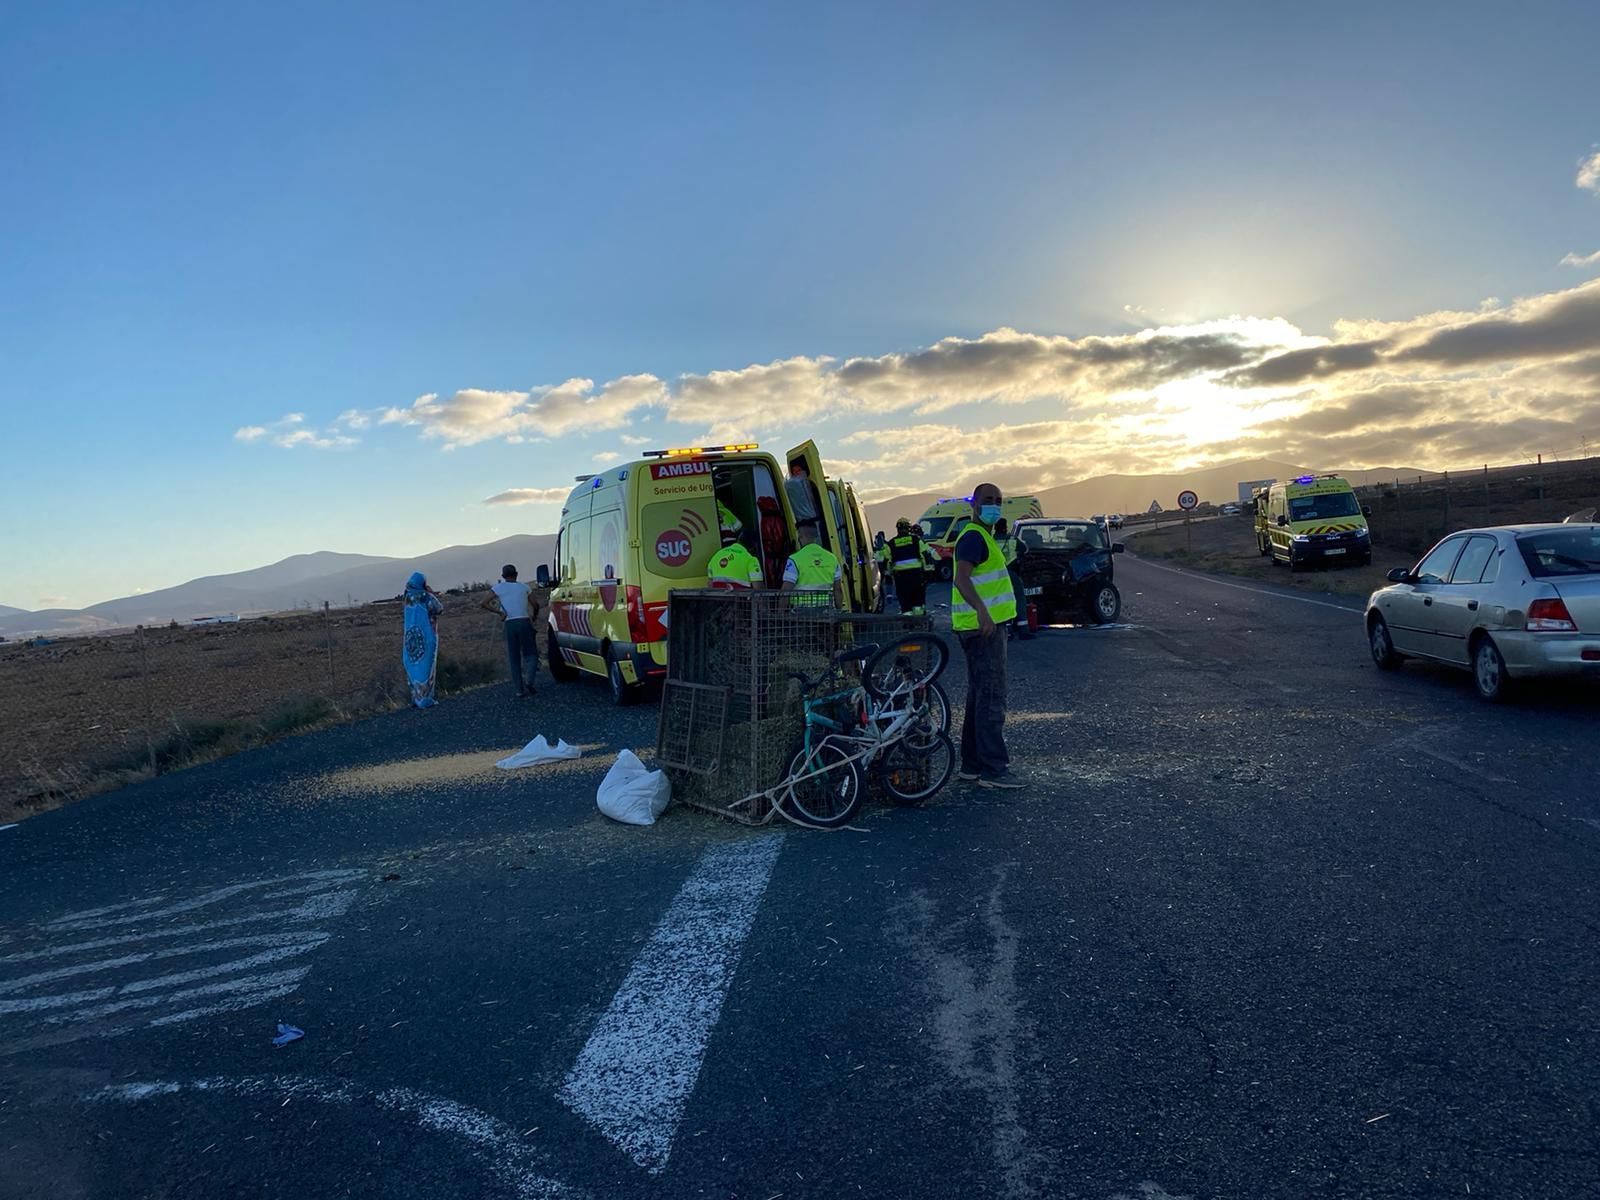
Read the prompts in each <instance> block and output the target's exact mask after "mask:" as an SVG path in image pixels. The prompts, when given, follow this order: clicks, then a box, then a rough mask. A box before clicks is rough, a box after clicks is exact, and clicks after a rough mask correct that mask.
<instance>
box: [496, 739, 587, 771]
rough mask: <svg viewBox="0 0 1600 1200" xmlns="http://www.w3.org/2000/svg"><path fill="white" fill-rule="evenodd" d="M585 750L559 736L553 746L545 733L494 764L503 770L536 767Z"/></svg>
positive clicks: (573, 755) (573, 756)
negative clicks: (569, 743)
mask: <svg viewBox="0 0 1600 1200" xmlns="http://www.w3.org/2000/svg"><path fill="white" fill-rule="evenodd" d="M582 753H583V752H582V751H581V750H579V749H578V748H577V747H576V746H571V745H568V744H567V740H566V739H565V738H559V739H557V741H556V744H555V745H554V746H552V745H551V744H550V741H549V739H548V738H546V737H545V736H544V734H542V733H541V734H540V735H539V736H538V737H536V738H534V739H533V741H531V742H529V743H528V744H527V745H526V746H524V747H523V748H522V749H521V750H518V751H517V752H516V753H515V754H512V755H509V756H508V757H506V758H502V759H501V760H500V761H499V762H497V763H495V764H494V765H495V766H497V767H499V768H500V769H501V770H502V771H514V770H516V769H517V768H518V767H536V766H538V765H539V764H540V763H547V762H563V761H566V760H568V759H574V758H577V757H579V756H580V755H581V754H582Z"/></svg>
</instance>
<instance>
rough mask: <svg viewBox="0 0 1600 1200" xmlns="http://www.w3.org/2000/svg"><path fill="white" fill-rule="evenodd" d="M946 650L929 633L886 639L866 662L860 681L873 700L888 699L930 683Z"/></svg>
mask: <svg viewBox="0 0 1600 1200" xmlns="http://www.w3.org/2000/svg"><path fill="white" fill-rule="evenodd" d="M949 657H950V652H949V651H948V650H946V649H945V645H944V642H943V641H941V640H940V639H939V638H936V637H934V636H933V635H932V634H929V635H927V636H925V637H903V638H901V639H900V640H899V641H895V642H890V643H889V644H888V645H887V646H885V647H884V648H883V649H882V650H879V651H878V652H877V653H876V654H874V655H873V656H872V658H871V659H870V660H869V661H868V662H867V665H866V666H865V667H864V668H863V669H862V671H861V684H862V686H863V687H865V688H866V689H867V693H868V695H870V696H872V697H873V699H875V700H891V699H894V698H896V697H898V696H900V695H902V694H904V693H905V692H908V691H916V690H917V689H918V688H920V687H924V686H925V685H927V684H930V683H932V682H933V681H934V680H935V679H937V678H938V677H939V672H941V671H943V670H944V665H945V662H946V661H947V660H948V659H949Z"/></svg>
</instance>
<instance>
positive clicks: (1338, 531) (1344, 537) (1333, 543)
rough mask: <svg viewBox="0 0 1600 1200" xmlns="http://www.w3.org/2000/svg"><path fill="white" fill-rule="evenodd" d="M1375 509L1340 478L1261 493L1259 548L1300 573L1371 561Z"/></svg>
mask: <svg viewBox="0 0 1600 1200" xmlns="http://www.w3.org/2000/svg"><path fill="white" fill-rule="evenodd" d="M1371 512H1372V510H1371V509H1368V508H1364V507H1362V505H1361V502H1360V501H1359V500H1357V499H1356V493H1355V489H1354V488H1352V487H1351V486H1350V484H1349V483H1348V482H1346V481H1345V479H1344V478H1343V477H1342V476H1339V475H1302V476H1300V477H1299V478H1298V479H1290V480H1287V481H1286V482H1283V483H1275V484H1273V485H1272V486H1271V487H1269V488H1264V489H1262V490H1261V491H1260V492H1258V493H1257V494H1256V549H1257V550H1258V551H1260V552H1261V554H1263V555H1271V556H1272V561H1273V562H1274V563H1280V562H1281V563H1288V564H1289V569H1290V570H1291V571H1298V570H1300V569H1301V568H1302V567H1305V566H1308V565H1310V564H1312V563H1325V564H1330V565H1334V566H1339V565H1343V564H1345V563H1353V564H1357V565H1361V566H1365V565H1367V564H1368V563H1370V562H1371V561H1372V534H1371V532H1370V531H1369V530H1368V529H1367V517H1368V516H1370V515H1371Z"/></svg>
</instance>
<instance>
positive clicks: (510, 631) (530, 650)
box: [506, 617, 539, 695]
mask: <svg viewBox="0 0 1600 1200" xmlns="http://www.w3.org/2000/svg"><path fill="white" fill-rule="evenodd" d="M524 660H526V661H528V662H531V663H532V664H533V666H532V668H531V669H530V670H529V671H528V674H527V676H526V679H527V682H526V683H524V682H523V679H524V676H523V674H522V669H523V667H522V664H523V662H524ZM506 662H508V663H509V664H510V665H511V686H512V687H514V688H516V689H517V694H518V695H521V694H522V692H523V691H524V690H526V691H530V692H531V691H532V690H533V681H534V677H535V676H537V675H538V674H539V643H538V641H537V640H535V638H534V636H533V622H532V621H530V620H528V619H527V618H526V617H514V618H512V619H511V620H509V621H507V622H506Z"/></svg>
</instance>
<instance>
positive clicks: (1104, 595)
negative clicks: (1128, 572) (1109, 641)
mask: <svg viewBox="0 0 1600 1200" xmlns="http://www.w3.org/2000/svg"><path fill="white" fill-rule="evenodd" d="M1121 615H1122V593H1121V592H1119V591H1117V585H1116V584H1114V583H1102V584H1101V585H1100V587H1099V589H1098V590H1097V591H1096V592H1095V594H1094V598H1093V599H1092V600H1091V601H1090V602H1089V616H1090V617H1091V618H1093V620H1094V623H1095V624H1096V625H1110V624H1112V623H1113V622H1114V621H1116V619H1117V618H1118V617H1120V616H1121Z"/></svg>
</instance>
